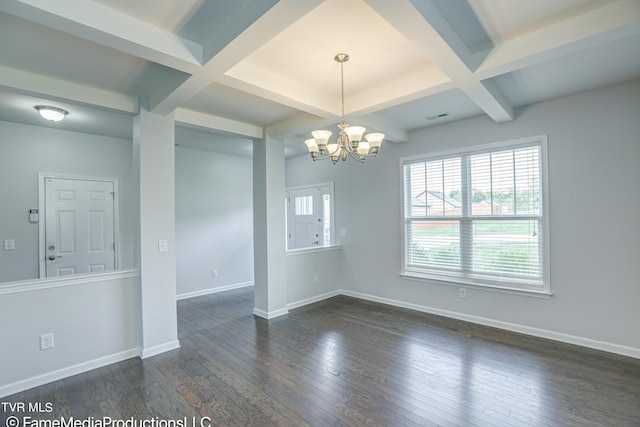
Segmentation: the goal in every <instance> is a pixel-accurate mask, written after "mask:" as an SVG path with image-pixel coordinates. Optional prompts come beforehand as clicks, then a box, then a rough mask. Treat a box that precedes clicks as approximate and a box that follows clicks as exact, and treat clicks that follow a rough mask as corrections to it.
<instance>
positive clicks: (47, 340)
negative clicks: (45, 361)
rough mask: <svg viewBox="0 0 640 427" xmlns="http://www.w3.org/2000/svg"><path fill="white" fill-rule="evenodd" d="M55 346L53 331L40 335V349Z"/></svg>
mask: <svg viewBox="0 0 640 427" xmlns="http://www.w3.org/2000/svg"><path fill="white" fill-rule="evenodd" d="M50 348H53V333H48V334H44V335H40V350H49V349H50Z"/></svg>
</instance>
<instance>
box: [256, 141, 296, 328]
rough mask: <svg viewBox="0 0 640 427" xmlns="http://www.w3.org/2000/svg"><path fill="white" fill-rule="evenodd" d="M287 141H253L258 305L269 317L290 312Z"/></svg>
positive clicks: (265, 316)
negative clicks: (288, 300)
mask: <svg viewBox="0 0 640 427" xmlns="http://www.w3.org/2000/svg"><path fill="white" fill-rule="evenodd" d="M284 168H285V165H284V141H282V140H278V139H273V138H269V137H268V136H267V137H265V139H264V140H254V142H253V251H254V255H253V259H254V261H253V262H254V276H255V277H254V284H255V286H254V288H255V303H254V304H255V307H254V309H253V314H255V315H256V316H260V317H263V318H265V319H272V318H274V317H278V316H282V315H283V314H287V313H288V312H289V310H287V283H286V239H285V234H286V224H285V203H284V201H285V200H284V198H285V171H284Z"/></svg>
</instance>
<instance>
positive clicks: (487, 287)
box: [400, 271, 553, 299]
mask: <svg viewBox="0 0 640 427" xmlns="http://www.w3.org/2000/svg"><path fill="white" fill-rule="evenodd" d="M400 277H401V278H403V279H407V280H415V281H419V282H429V283H436V284H439V285H447V286H455V287H458V288H467V289H477V290H482V291H489V292H499V293H503V294H512V295H522V296H527V297H534V298H544V299H549V298H551V297H552V296H553V294H552V293H551V292H550V291H546V290H538V289H523V288H516V287H511V286H500V285H491V284H481V283H477V282H473V281H472V280H471V279H465V278H462V277H447V276H438V275H429V274H419V273H414V272H408V271H404V272H402V273H400Z"/></svg>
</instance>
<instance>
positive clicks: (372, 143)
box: [304, 53, 384, 164]
mask: <svg viewBox="0 0 640 427" xmlns="http://www.w3.org/2000/svg"><path fill="white" fill-rule="evenodd" d="M334 59H335V60H336V62H339V63H340V90H341V95H342V121H341V122H340V124H339V125H338V127H339V128H340V134H339V135H338V139H337V140H336V142H333V143H329V138H330V137H331V134H332V132H331V131H329V130H314V131H313V132H311V135H312V136H313V138H311V139H307V140H306V141H305V142H304V143H305V144H306V146H307V149H308V150H309V153H310V154H311V158H312V159H313V160H314V161H316V160H324V159H328V158H331V161H332V162H333V164H336V162H337V161H338V159H342V160H343V161H344V160H347V155H348V156H350V157H351V158H353V159H354V160H357V161H359V162H360V163H364V161H365V159H366V158H367V157H375V155H376V154H378V151H379V150H380V145H381V144H382V140H383V139H384V134H382V133H370V134H368V135H365V139H366V141H362V135H363V134H364V132H365V131H366V129H365V128H363V127H362V126H349V125H348V124H346V123H345V120H344V63H345V62H347V61H348V60H349V55H347V54H346V53H339V54H337V55H336V56H335V58H334Z"/></svg>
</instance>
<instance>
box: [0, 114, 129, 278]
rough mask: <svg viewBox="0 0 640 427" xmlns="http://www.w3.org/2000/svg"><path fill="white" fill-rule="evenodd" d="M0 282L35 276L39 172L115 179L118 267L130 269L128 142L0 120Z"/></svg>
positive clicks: (36, 271)
mask: <svg viewBox="0 0 640 427" xmlns="http://www.w3.org/2000/svg"><path fill="white" fill-rule="evenodd" d="M0 135H2V136H0V243H3V242H4V240H5V239H14V240H15V250H14V251H5V250H4V245H3V244H2V245H0V282H6V281H14V280H26V279H34V278H37V277H38V224H32V223H29V221H28V212H29V209H37V208H38V173H39V172H49V173H63V174H71V175H84V176H100V177H110V178H117V179H118V180H119V183H120V199H119V203H120V244H121V253H120V260H121V267H122V268H130V267H132V266H133V218H132V214H131V212H132V181H131V180H132V177H131V174H132V145H131V141H127V140H122V139H116V138H108V137H104V136H97V135H90V134H83V133H77V132H68V131H63V130H58V129H51V128H45V127H38V126H30V125H23V124H18V123H12V122H4V121H0Z"/></svg>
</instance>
